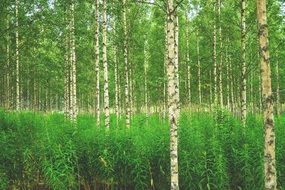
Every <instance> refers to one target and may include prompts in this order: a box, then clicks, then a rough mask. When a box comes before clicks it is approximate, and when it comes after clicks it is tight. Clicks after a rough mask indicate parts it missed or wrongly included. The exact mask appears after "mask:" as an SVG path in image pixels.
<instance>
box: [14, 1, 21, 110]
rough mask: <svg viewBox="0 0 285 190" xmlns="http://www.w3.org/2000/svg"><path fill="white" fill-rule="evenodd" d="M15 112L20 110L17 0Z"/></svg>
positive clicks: (17, 14)
mask: <svg viewBox="0 0 285 190" xmlns="http://www.w3.org/2000/svg"><path fill="white" fill-rule="evenodd" d="M15 11H16V110H17V111H19V110H20V77H19V67H20V65H19V0H16V6H15Z"/></svg>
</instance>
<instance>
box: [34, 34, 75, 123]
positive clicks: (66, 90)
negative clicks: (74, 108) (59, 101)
mask: <svg viewBox="0 0 285 190" xmlns="http://www.w3.org/2000/svg"><path fill="white" fill-rule="evenodd" d="M65 47H66V50H65V55H64V57H65V58H64V115H65V117H66V118H69V115H70V113H69V111H70V94H69V93H70V57H69V35H67V33H66V39H65ZM36 88H37V87H36V85H35V91H36ZM35 94H36V92H35ZM35 101H36V98H35Z"/></svg>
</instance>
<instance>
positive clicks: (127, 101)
mask: <svg viewBox="0 0 285 190" xmlns="http://www.w3.org/2000/svg"><path fill="white" fill-rule="evenodd" d="M126 6H127V5H126V0H123V25H124V61H125V80H126V81H125V110H126V111H125V112H126V127H127V128H130V119H131V109H130V84H129V61H128V56H129V51H128V31H127V16H126V11H127V7H126Z"/></svg>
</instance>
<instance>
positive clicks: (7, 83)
mask: <svg viewBox="0 0 285 190" xmlns="http://www.w3.org/2000/svg"><path fill="white" fill-rule="evenodd" d="M7 11H8V10H7ZM9 27H10V22H9V14H7V26H6V29H7V38H6V43H7V44H6V56H7V59H6V60H7V63H6V64H7V70H6V71H7V73H6V108H7V109H10V33H9Z"/></svg>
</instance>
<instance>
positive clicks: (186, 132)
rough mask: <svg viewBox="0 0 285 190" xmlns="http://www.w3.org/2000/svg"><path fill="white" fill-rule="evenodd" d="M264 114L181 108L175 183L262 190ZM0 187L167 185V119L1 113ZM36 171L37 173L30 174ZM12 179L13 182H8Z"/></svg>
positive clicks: (281, 135) (284, 174)
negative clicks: (241, 116)
mask: <svg viewBox="0 0 285 190" xmlns="http://www.w3.org/2000/svg"><path fill="white" fill-rule="evenodd" d="M284 124H285V116H282V117H279V118H276V135H277V136H276V146H277V147H276V151H277V152H276V160H277V172H278V184H279V189H282V188H284V187H285V140H284V139H285V128H284ZM262 126H263V125H262V119H261V117H260V116H257V115H249V116H248V119H247V124H246V127H242V125H241V123H240V122H239V120H238V119H236V118H235V117H233V116H232V115H231V114H230V113H226V112H222V111H219V112H217V113H216V114H211V113H205V112H203V113H199V112H198V113H189V112H184V113H182V116H181V119H180V128H179V176H180V188H181V189H185V190H188V189H195V190H196V189H197V190H198V189H217V190H218V189H219V190H221V189H232V190H234V189H247V190H260V189H263V127H262ZM0 149H1V154H0V163H1V165H0V189H8V187H9V186H11V185H15V186H18V187H21V188H22V189H25V188H26V189H37V190H38V189H39V188H40V187H39V186H38V183H39V182H44V184H46V185H47V186H48V187H49V188H51V189H54V190H65V189H82V190H83V189H84V190H88V189H127V190H132V189H134V190H137V189H158V190H164V189H169V186H170V172H169V168H170V166H169V163H170V162H169V160H170V158H169V154H170V153H169V125H168V122H167V121H166V120H165V119H162V118H161V117H159V115H155V114H154V115H151V116H149V117H146V116H145V115H144V114H138V115H135V116H133V118H132V125H131V128H130V129H126V128H125V126H124V118H123V117H122V118H121V119H120V120H119V126H118V127H116V118H115V116H114V115H112V117H111V128H110V129H109V130H106V129H105V128H104V127H103V122H102V126H101V127H98V126H96V119H95V118H94V117H93V116H92V115H87V114H85V115H80V116H79V117H78V120H77V123H76V124H72V123H70V122H68V121H65V119H64V116H63V115H62V114H47V115H46V114H45V115H44V114H38V113H30V112H20V113H14V112H9V113H8V112H5V111H0ZM35 176H37V177H36V178H35ZM13 182H14V184H13Z"/></svg>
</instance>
